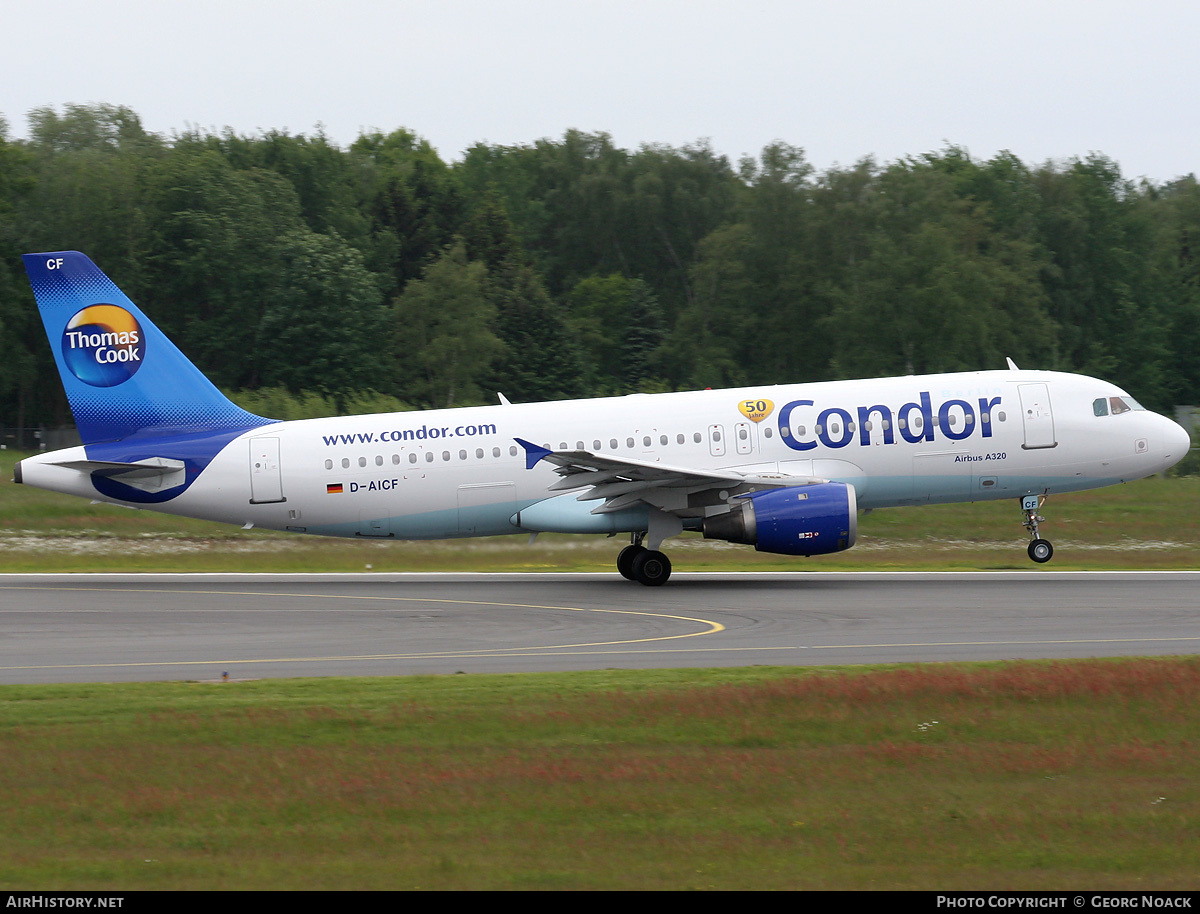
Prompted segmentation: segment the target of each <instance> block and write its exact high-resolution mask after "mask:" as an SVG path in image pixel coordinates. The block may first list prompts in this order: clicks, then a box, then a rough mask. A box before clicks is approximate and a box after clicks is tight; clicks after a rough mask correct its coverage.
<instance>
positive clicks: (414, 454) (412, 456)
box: [408, 451, 417, 463]
mask: <svg viewBox="0 0 1200 914" xmlns="http://www.w3.org/2000/svg"><path fill="white" fill-rule="evenodd" d="M408 462H409V463H416V462H417V452H416V451H413V452H412V453H411V454H409V455H408Z"/></svg>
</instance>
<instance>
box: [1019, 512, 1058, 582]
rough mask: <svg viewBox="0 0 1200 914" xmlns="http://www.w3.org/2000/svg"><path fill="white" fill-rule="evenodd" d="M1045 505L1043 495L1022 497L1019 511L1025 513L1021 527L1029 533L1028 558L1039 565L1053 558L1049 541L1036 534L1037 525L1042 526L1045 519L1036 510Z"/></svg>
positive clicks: (1052, 548) (1052, 550)
mask: <svg viewBox="0 0 1200 914" xmlns="http://www.w3.org/2000/svg"><path fill="white" fill-rule="evenodd" d="M1045 503H1046V496H1045V495H1022V496H1021V510H1022V511H1024V512H1025V523H1024V524H1023V526H1024V527H1025V529H1026V530H1028V531H1029V538H1030V542H1029V557H1030V558H1031V559H1033V561H1035V562H1037V563H1038V564H1039V565H1043V564H1045V563H1046V562H1048V561H1050V559H1052V558H1054V547H1053V546H1052V545H1051V544H1050V540H1044V539H1042V538H1041V536H1040V535H1039V534H1038V524H1044V523H1045V522H1046V518H1044V517H1042V516H1041V515H1040V514H1038V510H1039V509H1040V508H1041V507H1042V505H1044V504H1045Z"/></svg>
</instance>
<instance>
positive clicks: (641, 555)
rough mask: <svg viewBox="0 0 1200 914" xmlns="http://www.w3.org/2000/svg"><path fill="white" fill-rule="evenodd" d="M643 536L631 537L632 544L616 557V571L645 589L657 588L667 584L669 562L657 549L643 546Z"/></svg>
mask: <svg viewBox="0 0 1200 914" xmlns="http://www.w3.org/2000/svg"><path fill="white" fill-rule="evenodd" d="M645 536H646V534H644V533H635V534H634V535H633V542H632V543H631V544H630V545H628V546H626V547H625V548H624V549H622V550H621V554H620V555H618V556H617V571H619V572H621V576H622V577H624V578H627V579H628V580H630V581H637V582H638V583H640V584H645V585H646V586H647V587H659V586H661V585H663V584H665V583H667V578H669V577H670V576H671V560H670V559H669V558H667V557H666V556H665V555H663V554H662V553H661V552H659V551H658V550H657V549H647V548H646V547H645V546H643V545H642V540H643V539H645Z"/></svg>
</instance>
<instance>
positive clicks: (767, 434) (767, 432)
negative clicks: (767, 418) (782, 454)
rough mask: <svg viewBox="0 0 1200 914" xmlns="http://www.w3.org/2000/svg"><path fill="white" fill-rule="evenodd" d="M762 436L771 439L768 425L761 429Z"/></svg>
mask: <svg viewBox="0 0 1200 914" xmlns="http://www.w3.org/2000/svg"><path fill="white" fill-rule="evenodd" d="M763 434H764V435H766V436H767V437H768V438H770V437H771V427H770V426H769V425H768V426H767V427H766V428H764V429H763Z"/></svg>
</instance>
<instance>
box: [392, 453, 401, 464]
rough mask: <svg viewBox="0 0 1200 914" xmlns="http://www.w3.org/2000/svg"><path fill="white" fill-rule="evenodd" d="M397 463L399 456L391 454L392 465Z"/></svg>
mask: <svg viewBox="0 0 1200 914" xmlns="http://www.w3.org/2000/svg"><path fill="white" fill-rule="evenodd" d="M399 462H400V455H399V454H393V455H392V463H399Z"/></svg>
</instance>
